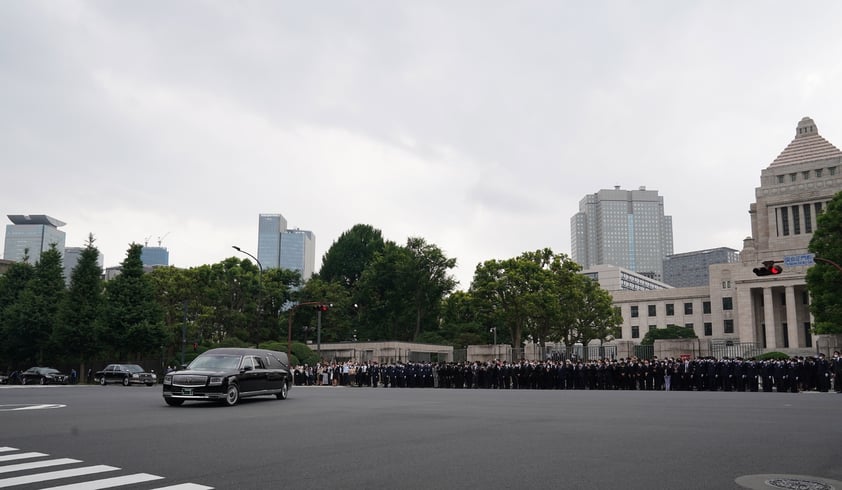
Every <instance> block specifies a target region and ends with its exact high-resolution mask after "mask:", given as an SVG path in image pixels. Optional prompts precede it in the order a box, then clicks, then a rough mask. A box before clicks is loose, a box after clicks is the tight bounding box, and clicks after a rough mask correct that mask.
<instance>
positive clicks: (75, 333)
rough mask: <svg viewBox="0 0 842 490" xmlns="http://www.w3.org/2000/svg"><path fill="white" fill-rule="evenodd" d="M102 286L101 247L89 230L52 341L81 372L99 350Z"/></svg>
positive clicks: (71, 276) (72, 274)
mask: <svg viewBox="0 0 842 490" xmlns="http://www.w3.org/2000/svg"><path fill="white" fill-rule="evenodd" d="M103 290H104V285H103V282H102V269H101V268H100V266H99V250H97V248H96V247H94V236H93V234H90V235H88V241H87V243H86V244H85V248H84V249H83V250H82V253H81V254H80V256H79V262H78V263H77V264H76V266H75V267H74V268H73V271H72V273H71V275H70V287H69V288H68V291H67V294H66V295H65V297H64V301H63V302H62V304H61V308H60V310H59V319H60V321H59V323H58V324H57V325H56V328H55V330H53V342H54V343H56V344H58V345H61V346H62V347H63V348H64V349H66V351H67V352H68V353H72V354H71V355H72V356H73V357H75V360H76V361H77V362H78V363H79V372H80V373H84V372H86V371H85V366H86V363H87V362H88V360H89V359H91V357H93V355H94V354H96V352H97V351H98V350H99V346H100V345H99V335H98V331H99V330H100V328H101V326H100V325H101V318H102V305H103V294H102V293H103Z"/></svg>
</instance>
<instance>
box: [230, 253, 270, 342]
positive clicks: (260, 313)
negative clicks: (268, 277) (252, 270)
mask: <svg viewBox="0 0 842 490" xmlns="http://www.w3.org/2000/svg"><path fill="white" fill-rule="evenodd" d="M231 248H233V249H234V250H236V251H238V252H240V253H243V254H246V255H248V256H249V257H251V258H252V259H253V260H254V261H255V262H257V268H258V269H259V270H260V274H259V275H258V276H257V285H258V287H259V288H260V303H259V304H258V305H257V320H258V322H257V328H258V331H257V332H258V333H257V335H256V337H257V345H258V347H259V346H260V330H259V329H260V326H261V324H262V323H263V321H262V320H263V264H261V263H260V261H259V260H257V257H255V256H254V255H252V254H250V253H248V252H246V251H245V250H243V249H241V248H240V247H238V246H236V245H231Z"/></svg>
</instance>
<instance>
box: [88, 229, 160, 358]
mask: <svg viewBox="0 0 842 490" xmlns="http://www.w3.org/2000/svg"><path fill="white" fill-rule="evenodd" d="M142 248H143V247H142V246H141V245H139V244H137V243H132V244H131V245H129V249H128V251H127V253H126V258H125V260H123V262H122V263H121V266H122V270H121V272H120V275H118V276H117V277H115V278H114V279H112V280H111V281H109V282H108V283H107V284H106V287H105V293H106V294H105V299H106V304H105V316H104V321H105V323H104V328H103V339H104V342H105V344H106V346H107V347H109V348H110V349H111V350H112V351H113V352H114V354H115V355H116V356H117V357H118V358H121V357H123V356H125V355H127V354H129V353H132V354H134V355H137V356H139V355H142V354H145V353H148V352H156V351H158V349H160V346H161V345H164V344H165V343H166V339H167V331H166V329H165V328H164V310H163V308H161V305H159V304H158V302H157V301H156V300H155V290H154V288H153V284H152V281H151V280H150V279H149V278H148V277H146V275H145V274H144V272H143V261H141V259H140V254H141V250H142Z"/></svg>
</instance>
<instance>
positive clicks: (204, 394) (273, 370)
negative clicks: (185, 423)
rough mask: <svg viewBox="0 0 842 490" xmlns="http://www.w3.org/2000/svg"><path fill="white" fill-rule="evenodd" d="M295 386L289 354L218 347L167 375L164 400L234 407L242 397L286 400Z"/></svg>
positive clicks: (169, 403) (165, 377) (165, 376)
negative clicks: (262, 396)
mask: <svg viewBox="0 0 842 490" xmlns="http://www.w3.org/2000/svg"><path fill="white" fill-rule="evenodd" d="M291 385H292V372H291V371H290V369H289V360H288V358H287V355H286V353H284V352H277V351H272V350H266V349H239V348H219V349H211V350H209V351H207V352H203V353H202V354H200V355H199V357H197V358H196V359H194V360H193V362H191V363H190V364H189V365H187V366H186V367H185V368H184V369H180V370H178V371H172V372H169V373H167V374H166V375H164V401H165V402H166V403H167V405H172V406H178V405H181V404H182V403H184V401H185V400H215V401H221V402H224V403H225V404H226V405H228V406H234V405H236V404H237V403H238V402H239V401H240V398H246V397H252V396H261V395H275V396H276V397H277V398H278V399H279V400H284V399H286V397H287V393H289V388H290V386H291Z"/></svg>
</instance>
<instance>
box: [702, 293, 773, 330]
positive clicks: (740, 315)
mask: <svg viewBox="0 0 842 490" xmlns="http://www.w3.org/2000/svg"><path fill="white" fill-rule="evenodd" d="M736 292H737V294H736V298H734V299H735V300H736V302H737V305H736V306H737V320H738V321H737V333H738V334H739V335H740V342H757V343H759V342H760V341H761V340H762V339H760V338H758V331H757V328H756V326H755V319H754V304H752V298H753V296H752V294H751V288H748V287H737V291H736ZM703 323H704V322H703Z"/></svg>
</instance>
